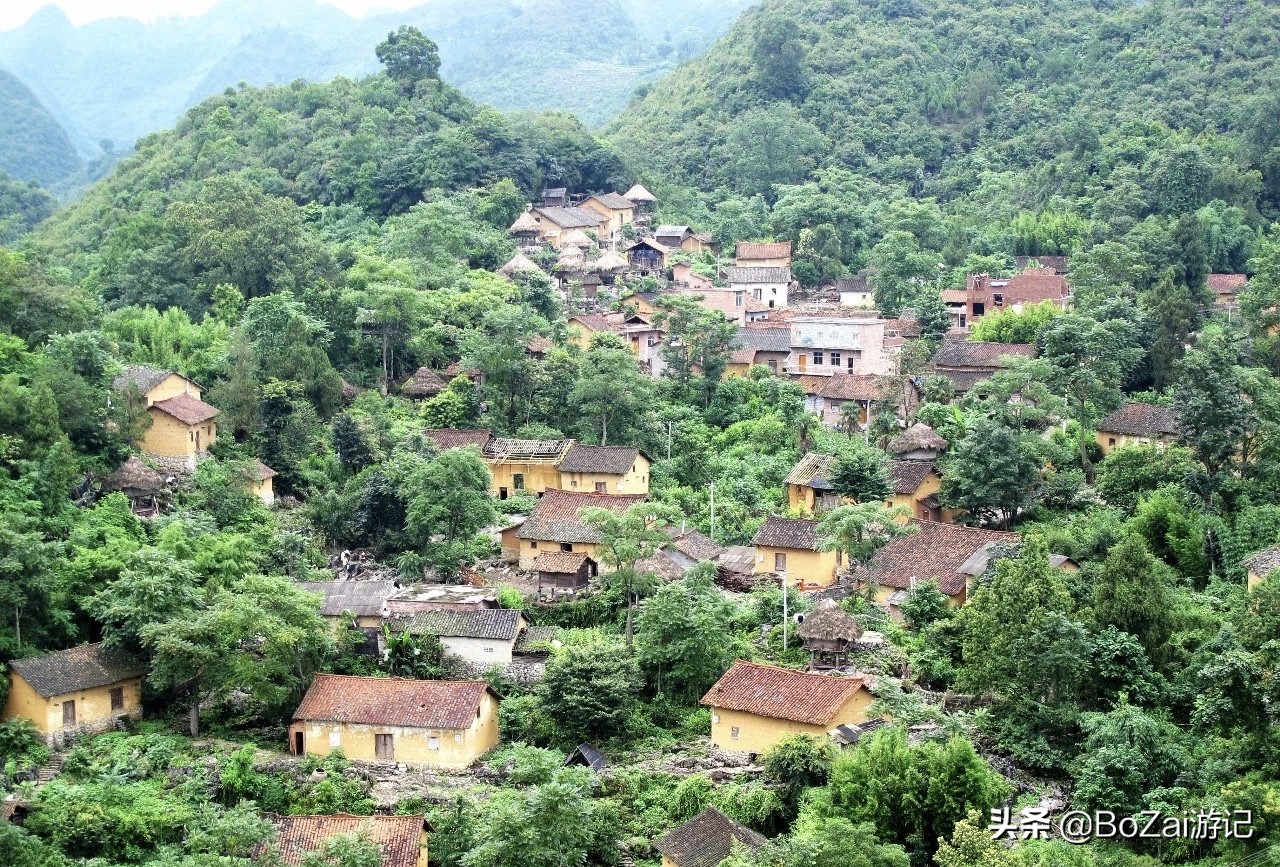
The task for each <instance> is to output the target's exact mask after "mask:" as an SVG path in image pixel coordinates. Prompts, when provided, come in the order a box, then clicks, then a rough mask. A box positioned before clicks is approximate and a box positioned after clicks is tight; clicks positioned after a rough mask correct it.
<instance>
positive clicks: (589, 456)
mask: <svg viewBox="0 0 1280 867" xmlns="http://www.w3.org/2000/svg"><path fill="white" fill-rule="evenodd" d="M639 457H640V450H639V449H637V448H632V447H630V446H584V445H582V444H581V443H574V445H573V447H572V448H571V449H569V453H568V454H567V455H565V456H564V460H562V461H560V470H561V472H566V473H610V474H613V475H619V476H620V475H623V474H625V473H627V472H630V470H631V468H632V467H633V466H635V463H636V460H638V459H639Z"/></svg>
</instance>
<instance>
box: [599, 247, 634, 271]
mask: <svg viewBox="0 0 1280 867" xmlns="http://www.w3.org/2000/svg"><path fill="white" fill-rule="evenodd" d="M628 267H630V263H628V262H627V260H626V259H625V258H623V256H622V254H621V253H615V252H613V251H612V250H609V251H607V252H605V253H604V255H602V256H601V257H600V258H599V259H596V260H595V261H594V262H592V263H591V265H590V268H591V270H593V271H623V270H626V269H627V268H628Z"/></svg>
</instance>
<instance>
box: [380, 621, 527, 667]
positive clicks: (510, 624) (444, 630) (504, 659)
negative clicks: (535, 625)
mask: <svg viewBox="0 0 1280 867" xmlns="http://www.w3.org/2000/svg"><path fill="white" fill-rule="evenodd" d="M527 625H528V624H526V623H525V620H524V616H523V615H521V613H520V612H519V611H518V610H515V609H507V608H481V609H475V610H472V611H423V612H420V613H418V614H415V615H413V616H412V617H410V618H408V619H406V620H397V621H396V622H395V623H394V625H393V628H394V629H395V630H396V631H398V632H407V633H409V634H410V635H434V636H436V637H437V638H439V639H440V646H441V647H442V648H443V649H444V652H445V653H450V654H453V655H454V656H457V657H460V658H461V659H464V660H466V661H467V662H474V663H477V664H479V665H486V666H487V665H509V664H510V663H511V652H512V648H514V647H515V643H516V638H518V637H519V635H520V632H521V630H523V629H524V628H525V627H526V626H527Z"/></svg>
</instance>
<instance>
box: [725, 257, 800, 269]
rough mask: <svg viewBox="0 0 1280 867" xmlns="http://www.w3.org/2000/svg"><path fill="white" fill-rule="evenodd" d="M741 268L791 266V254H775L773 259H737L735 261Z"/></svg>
mask: <svg viewBox="0 0 1280 867" xmlns="http://www.w3.org/2000/svg"><path fill="white" fill-rule="evenodd" d="M734 264H735V265H737V266H738V267H739V268H790V267H791V257H790V256H774V257H773V258H771V259H741V258H740V259H737V260H736V261H735V262H734Z"/></svg>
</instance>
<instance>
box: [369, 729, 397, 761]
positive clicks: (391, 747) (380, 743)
mask: <svg viewBox="0 0 1280 867" xmlns="http://www.w3.org/2000/svg"><path fill="white" fill-rule="evenodd" d="M373 755H374V758H378V759H383V760H385V761H391V760H393V759H394V758H395V757H396V747H395V743H394V742H393V741H392V739H391V735H374V736H373Z"/></svg>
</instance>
